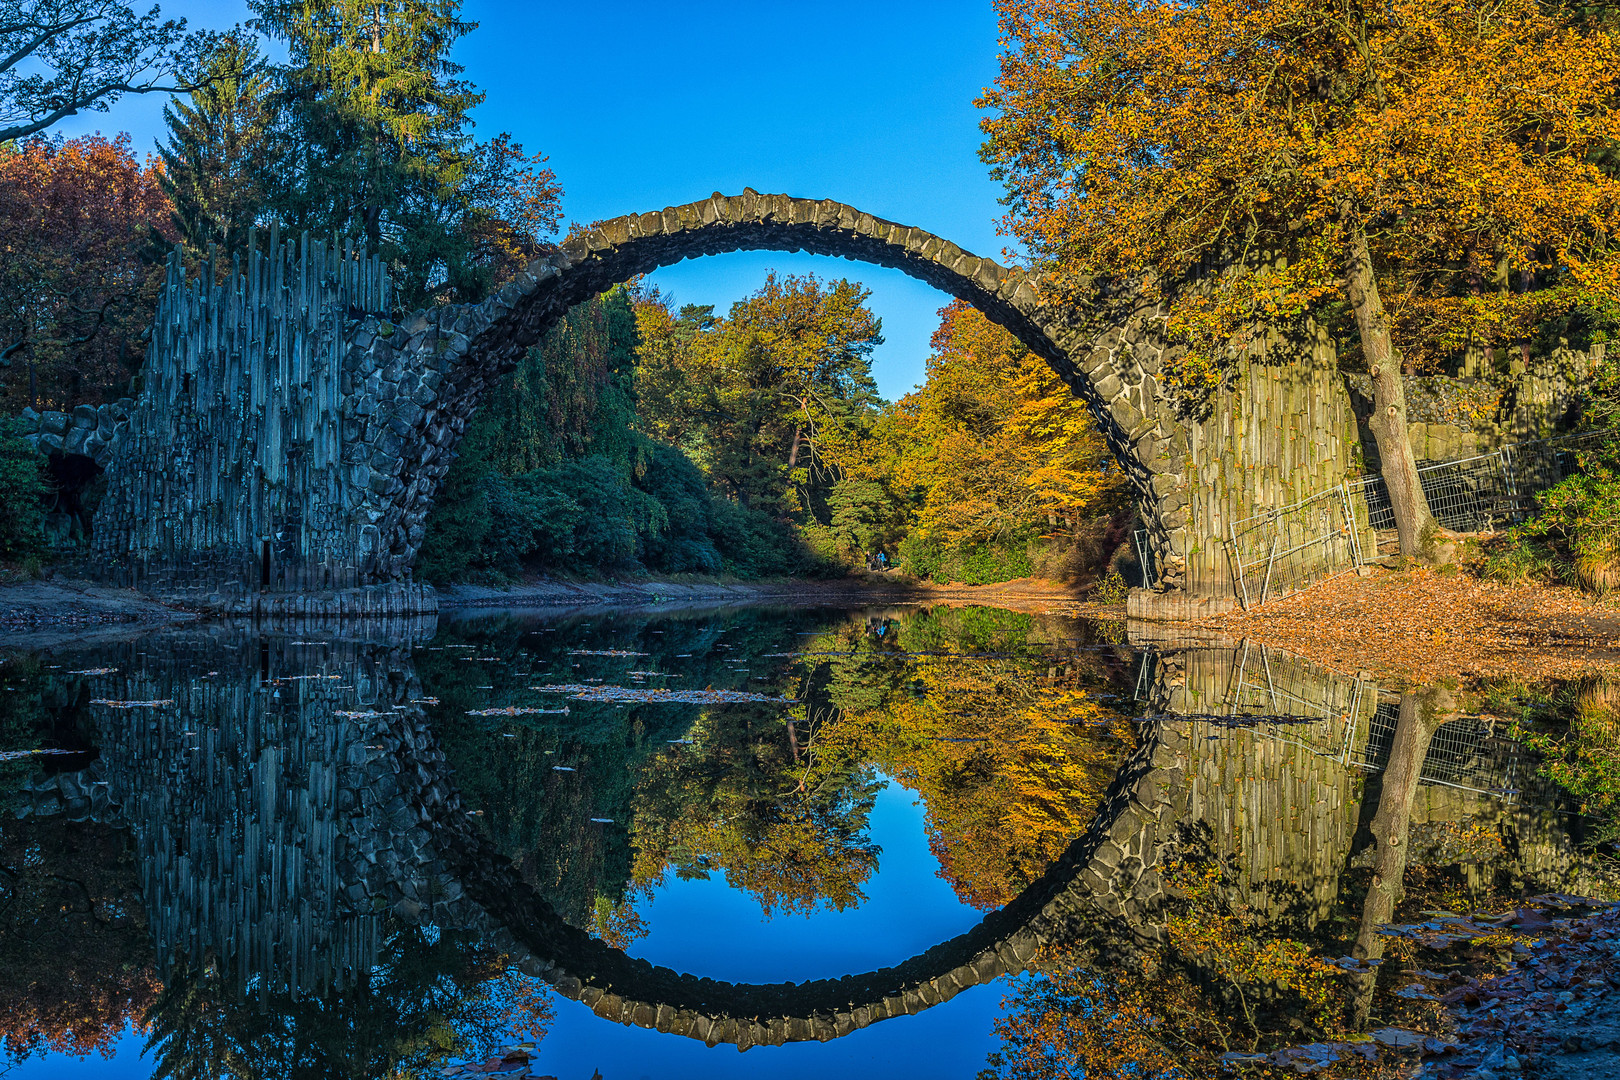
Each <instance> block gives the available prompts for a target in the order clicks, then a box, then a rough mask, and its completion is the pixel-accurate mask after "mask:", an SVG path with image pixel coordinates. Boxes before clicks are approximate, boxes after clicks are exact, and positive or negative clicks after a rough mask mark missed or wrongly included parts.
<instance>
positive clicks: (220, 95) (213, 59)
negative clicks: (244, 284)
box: [158, 34, 276, 253]
mask: <svg viewBox="0 0 1620 1080" xmlns="http://www.w3.org/2000/svg"><path fill="white" fill-rule="evenodd" d="M274 86H275V79H274V75H273V73H272V72H271V69H270V66H269V64H268V63H267V62H266V61H265V59H264V58H263V57H262V56H261V55H260V54H259V48H258V43H257V42H256V41H255V40H254V39H253V38H250V37H246V36H243V35H238V34H232V35H227V36H226V37H224V38H223V39H221V41H220V43H219V46H218V48H216V49H215V50H214V52H213V53H211V54H210V55H209V57H208V59H207V61H206V63H205V65H204V68H203V80H202V85H200V86H199V87H197V89H195V90H193V91H192V92H191V100H190V101H189V102H186V101H180V100H175V101H173V102H171V103H170V104H168V105H166V106H164V109H163V118H164V120H165V121H167V123H168V126H169V138H168V145H167V146H162V147H160V148H159V149H158V155H159V157H160V158H161V159H162V161H163V173H162V175H161V177H160V179H161V181H162V183H163V190H164V192H165V193H166V194H167V195H168V196H169V200H170V201H171V202H172V203H173V204H174V217H175V225H176V227H177V229H178V231H179V233H180V238H181V240H183V241H184V242H185V243H186V245H187V246H189V247H190V248H191V249H192V250H193V251H194V252H199V253H200V252H203V251H206V249H207V247H208V245H209V244H217V245H219V247H220V248H221V249H223V250H225V251H227V252H236V251H239V250H241V248H242V247H243V245H244V244H245V242H246V240H247V232H248V230H249V229H251V228H252V227H253V226H254V225H256V224H258V223H259V221H260V218H261V217H262V215H263V209H262V208H263V205H264V202H265V195H266V186H267V184H268V181H269V178H270V176H271V172H272V163H273V155H272V150H271V141H270V136H271V130H272V124H273V122H274V120H275V116H276V112H275V109H274V107H273V101H274V99H273V97H272V93H273V90H274Z"/></svg>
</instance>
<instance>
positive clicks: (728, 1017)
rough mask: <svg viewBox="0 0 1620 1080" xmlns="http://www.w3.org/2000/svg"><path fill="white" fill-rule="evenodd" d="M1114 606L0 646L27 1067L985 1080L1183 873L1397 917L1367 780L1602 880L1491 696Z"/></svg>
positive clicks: (1533, 871)
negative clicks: (1491, 711) (1069, 976)
mask: <svg viewBox="0 0 1620 1080" xmlns="http://www.w3.org/2000/svg"><path fill="white" fill-rule="evenodd" d="M1124 637H1125V635H1124V633H1123V632H1122V628H1121V627H1120V626H1118V624H1112V625H1106V624H1105V625H1101V626H1099V625H1093V624H1090V623H1087V622H1083V621H1076V620H1067V619H1059V618H1049V617H1041V616H1033V615H1028V614H1022V613H1016V612H1007V611H999V610H995V609H986V608H958V609H952V608H939V609H935V610H932V611H928V610H922V609H881V610H880V609H871V610H854V611H848V610H828V609H810V608H742V609H727V610H676V611H661V612H660V611H654V612H647V611H641V612H634V613H630V612H622V611H606V610H594V611H587V612H584V613H577V612H576V613H555V612H553V613H544V612H538V613H534V612H531V613H511V612H503V613H488V614H478V613H473V614H466V615H462V616H458V617H455V618H447V619H444V620H441V621H440V622H439V623H438V624H437V625H432V624H427V625H414V626H380V627H363V626H349V627H329V628H325V629H318V628H317V629H306V630H301V631H299V632H297V633H292V632H263V631H257V630H253V629H250V628H231V627H224V626H215V627H201V628H189V629H186V630H183V631H174V632H165V633H161V634H149V635H145V636H142V637H139V638H136V639H133V640H128V641H115V642H110V643H106V644H102V645H99V646H95V647H83V648H78V647H64V648H59V649H55V650H51V651H48V652H45V653H39V654H32V655H24V654H20V653H10V654H6V655H5V663H4V664H3V665H0V684H3V685H4V694H3V695H0V738H3V739H4V740H5V742H4V743H3V744H0V749H8V750H9V749H43V750H47V751H52V753H49V754H45V755H35V756H32V757H29V758H27V759H25V760H20V761H12V762H9V763H6V764H0V792H3V796H0V797H4V798H5V799H6V800H7V805H6V807H5V810H6V814H5V816H4V818H0V821H3V824H0V866H3V867H4V873H3V874H0V889H3V890H4V891H3V892H0V913H3V918H0V969H3V970H0V985H4V986H5V987H6V989H5V990H0V1017H3V1028H0V1031H3V1034H0V1038H3V1040H4V1051H5V1053H6V1057H5V1059H4V1060H5V1061H6V1062H7V1063H9V1065H10V1068H11V1070H12V1071H11V1073H9V1074H8V1075H16V1076H19V1077H31V1078H32V1077H46V1076H89V1075H96V1076H131V1077H148V1076H155V1075H163V1074H164V1073H163V1070H162V1068H160V1065H159V1063H160V1062H167V1063H169V1064H170V1065H173V1066H177V1067H178V1066H183V1065H189V1066H191V1067H195V1068H199V1069H200V1071H201V1073H202V1074H203V1075H232V1076H265V1077H271V1076H289V1077H290V1076H302V1075H310V1076H315V1075H335V1076H355V1077H369V1076H383V1075H388V1074H389V1073H390V1070H393V1072H394V1073H395V1074H397V1075H414V1076H438V1075H441V1073H442V1072H443V1070H444V1069H445V1068H447V1067H450V1066H453V1065H455V1064H457V1063H461V1062H464V1061H469V1060H471V1061H478V1060H483V1059H484V1058H485V1057H487V1056H488V1055H489V1054H491V1053H492V1052H494V1051H495V1049H496V1048H497V1047H501V1046H507V1045H511V1044H513V1043H518V1042H523V1041H529V1042H533V1043H534V1044H535V1045H534V1049H533V1063H532V1064H533V1067H534V1070H535V1074H536V1075H554V1076H557V1077H575V1076H577V1077H581V1078H585V1077H589V1076H591V1075H592V1072H593V1070H594V1071H600V1072H601V1074H602V1075H603V1077H604V1078H606V1080H616V1078H618V1077H638V1076H643V1075H647V1076H655V1077H671V1076H700V1075H701V1076H730V1075H736V1076H743V1075H758V1074H759V1073H760V1072H761V1071H768V1072H769V1073H770V1074H771V1075H776V1076H784V1077H792V1076H806V1077H808V1076H810V1075H812V1074H815V1075H818V1076H819V1075H824V1074H826V1073H827V1071H828V1070H839V1071H842V1072H843V1073H844V1074H847V1075H854V1076H859V1075H872V1074H874V1073H877V1072H880V1071H881V1072H885V1073H891V1074H892V1073H894V1072H897V1071H903V1072H906V1073H908V1074H924V1073H926V1074H927V1075H934V1076H941V1077H950V1076H959V1077H969V1076H974V1075H976V1074H977V1073H978V1071H979V1070H980V1069H981V1068H983V1067H984V1065H985V1061H986V1055H987V1054H990V1053H992V1052H995V1051H997V1050H998V1049H1001V1048H1002V1038H1001V1035H1003V1034H1006V1033H1007V1032H1008V1031H1011V1030H1014V1028H1015V1027H1016V1024H1017V1023H1018V1022H1019V1019H1020V1016H1021V1015H1022V1014H1021V1013H1020V1011H1019V1010H1021V1009H1026V1008H1027V1000H1023V1001H1021V1002H1020V1003H1017V1004H1015V1005H1014V1006H1013V1007H1012V1012H1011V1013H1009V1012H1008V1011H1007V1010H1006V1008H1005V1007H1004V1006H1003V1004H1002V1001H1003V998H1004V997H1005V996H1006V995H1007V994H1008V993H1009V991H1010V990H1013V989H1016V986H1015V985H1014V983H1013V981H1012V980H1013V977H1014V975H1015V974H1016V973H1017V972H1018V971H1019V970H1021V969H1022V968H1023V967H1025V966H1026V965H1027V964H1028V963H1029V962H1032V961H1037V962H1038V961H1040V959H1041V957H1043V956H1046V957H1049V956H1052V955H1057V954H1058V953H1061V954H1062V955H1063V956H1064V958H1065V959H1064V961H1063V962H1064V963H1065V964H1068V965H1069V967H1070V968H1072V969H1077V970H1096V971H1098V972H1103V973H1105V977H1106V978H1113V976H1107V975H1106V973H1108V972H1110V971H1113V970H1116V969H1117V970H1120V971H1123V970H1126V968H1127V967H1128V966H1129V964H1130V963H1134V962H1135V959H1134V958H1139V957H1141V956H1144V955H1147V951H1149V950H1152V949H1154V948H1159V947H1163V946H1164V945H1165V944H1166V943H1167V942H1168V943H1169V944H1170V946H1171V947H1172V948H1173V949H1182V951H1183V952H1185V951H1186V950H1185V948H1184V947H1183V946H1184V943H1178V942H1180V939H1178V938H1177V937H1176V934H1178V933H1181V932H1182V931H1183V930H1184V928H1185V927H1186V926H1187V925H1189V923H1188V922H1187V919H1188V918H1190V916H1185V915H1184V916H1180V917H1179V918H1180V919H1181V921H1174V920H1172V921H1170V922H1166V921H1165V916H1164V915H1163V914H1162V913H1161V909H1162V908H1163V905H1164V904H1165V903H1166V898H1167V897H1172V898H1173V897H1176V896H1181V895H1183V894H1184V893H1185V892H1186V889H1185V886H1186V881H1184V880H1181V879H1180V878H1176V877H1175V876H1174V875H1177V874H1180V875H1184V876H1185V875H1186V874H1188V873H1190V872H1191V871H1189V870H1188V869H1187V868H1188V867H1190V866H1193V865H1194V864H1195V863H1197V865H1200V866H1204V867H1206V868H1210V867H1212V868H1214V869H1213V870H1207V871H1206V870H1200V871H1199V873H1200V874H1202V875H1203V876H1202V877H1201V878H1200V879H1199V880H1201V881H1208V882H1215V883H1216V884H1215V885H1214V886H1213V887H1214V888H1215V889H1216V892H1215V893H1210V894H1209V895H1211V896H1218V897H1219V903H1220V907H1219V911H1218V912H1217V911H1216V909H1215V908H1213V907H1212V908H1210V909H1209V910H1208V911H1206V912H1204V914H1203V915H1201V916H1198V917H1200V918H1205V919H1206V920H1207V921H1208V926H1209V927H1213V928H1215V929H1217V930H1220V931H1221V932H1222V933H1226V934H1228V936H1230V935H1232V934H1236V933H1238V931H1241V934H1242V935H1247V938H1246V939H1245V940H1247V939H1248V938H1252V939H1254V940H1256V941H1270V942H1281V943H1288V944H1289V945H1290V947H1297V948H1298V949H1300V950H1303V951H1305V952H1310V953H1313V954H1317V955H1322V956H1331V955H1339V954H1340V953H1354V954H1355V955H1356V956H1363V954H1366V955H1368V956H1370V955H1371V952H1370V950H1374V949H1377V950H1381V948H1382V946H1381V945H1378V944H1377V942H1376V941H1375V940H1374V938H1373V937H1372V936H1371V935H1370V932H1369V929H1368V928H1369V927H1370V926H1372V925H1373V923H1374V922H1375V921H1380V920H1387V919H1388V918H1389V917H1391V911H1392V910H1393V909H1391V911H1384V910H1383V909H1381V908H1380V907H1379V906H1378V904H1377V903H1375V902H1374V901H1375V900H1376V899H1377V898H1376V897H1374V896H1373V893H1372V892H1369V890H1368V886H1367V883H1368V881H1369V880H1370V877H1371V875H1372V874H1373V873H1374V870H1375V865H1374V864H1375V862H1376V856H1375V851H1374V849H1375V846H1376V845H1373V844H1372V843H1371V837H1370V830H1371V829H1372V827H1373V822H1374V821H1375V820H1376V815H1377V814H1378V813H1379V812H1380V807H1382V813H1383V814H1384V816H1385V819H1388V818H1389V817H1390V815H1391V814H1396V813H1398V814H1399V815H1400V817H1401V821H1402V822H1403V823H1404V826H1405V827H1408V828H1409V829H1410V830H1411V835H1412V836H1413V837H1414V842H1413V844H1412V850H1411V854H1410V855H1409V856H1408V857H1407V858H1408V863H1407V865H1406V866H1404V867H1402V868H1400V869H1397V870H1396V874H1397V877H1399V876H1400V874H1402V873H1405V874H1406V875H1407V877H1408V878H1409V879H1412V880H1416V879H1414V878H1413V877H1412V876H1413V875H1417V878H1420V879H1421V882H1420V884H1422V885H1423V887H1424V888H1425V889H1428V890H1429V892H1428V893H1427V894H1426V895H1430V896H1441V895H1444V896H1449V897H1453V898H1454V899H1455V900H1456V901H1457V903H1459V904H1462V903H1466V902H1468V901H1469V900H1470V899H1471V898H1477V897H1480V896H1483V895H1485V894H1487V893H1491V892H1493V891H1500V890H1501V889H1503V888H1516V889H1520V890H1524V889H1530V888H1534V887H1543V888H1550V887H1560V888H1564V889H1566V890H1569V891H1574V890H1575V889H1577V888H1578V887H1579V886H1580V885H1581V884H1582V880H1583V879H1582V875H1583V874H1586V873H1587V863H1586V861H1585V860H1584V858H1583V856H1582V855H1581V854H1580V852H1579V851H1578V849H1577V841H1578V835H1577V834H1578V823H1572V822H1571V820H1570V819H1569V818H1568V816H1567V815H1565V814H1564V813H1563V812H1562V810H1561V808H1560V807H1559V805H1558V804H1557V801H1556V799H1555V798H1553V797H1552V796H1551V795H1550V794H1549V793H1547V792H1543V791H1539V790H1532V789H1533V788H1534V784H1533V783H1531V782H1530V781H1528V780H1527V776H1528V769H1527V768H1526V767H1525V766H1524V763H1523V761H1522V760H1521V756H1520V755H1519V754H1518V751H1517V750H1516V748H1515V747H1514V746H1513V745H1512V744H1511V743H1510V742H1509V741H1508V740H1506V739H1504V738H1502V737H1501V735H1500V733H1499V732H1498V731H1496V729H1495V727H1494V726H1493V724H1492V722H1491V721H1490V720H1489V719H1488V718H1484V719H1482V718H1481V717H1480V716H1478V715H1474V714H1471V713H1470V710H1469V708H1468V707H1467V706H1468V703H1467V702H1461V703H1454V705H1453V706H1452V707H1453V708H1454V710H1455V715H1452V714H1450V713H1447V714H1445V715H1444V716H1441V717H1440V720H1441V721H1442V722H1441V723H1439V724H1438V726H1437V727H1436V729H1435V730H1433V731H1427V730H1426V731H1425V733H1424V736H1423V738H1422V739H1421V740H1418V739H1416V737H1415V736H1414V731H1415V728H1413V726H1412V721H1410V718H1409V715H1408V714H1411V715H1417V714H1416V713H1414V712H1412V708H1413V707H1412V706H1410V703H1409V702H1408V701H1407V699H1408V698H1410V697H1411V694H1410V692H1408V693H1407V695H1406V696H1405V697H1403V696H1402V694H1400V693H1398V692H1394V691H1392V690H1389V689H1385V688H1380V687H1378V686H1376V685H1373V684H1371V683H1367V682H1364V681H1360V680H1356V679H1350V678H1345V677H1342V676H1337V675H1333V674H1331V673H1328V672H1325V671H1322V670H1320V669H1316V668H1314V667H1312V666H1311V665H1308V664H1305V663H1304V662H1302V661H1298V660H1296V659H1294V658H1291V657H1288V656H1286V654H1281V653H1277V652H1275V651H1267V650H1264V649H1260V648H1259V647H1258V646H1256V647H1254V648H1250V647H1249V646H1247V645H1243V644H1242V643H1216V644H1214V645H1210V644H1208V643H1201V644H1199V645H1197V646H1196V647H1186V645H1185V643H1176V642H1164V641H1160V642H1152V643H1140V644H1139V645H1137V646H1132V645H1129V644H1126V643H1125V642H1124V641H1123V638H1124ZM1403 703H1407V705H1405V706H1403ZM1403 707H1406V708H1407V711H1406V712H1403V711H1402V710H1403ZM1433 713H1434V709H1432V708H1430V710H1429V713H1427V714H1425V715H1431V714H1433ZM1403 717H1405V718H1407V719H1405V720H1403ZM1419 742H1421V746H1420V745H1419ZM1392 761H1393V762H1396V763H1397V764H1396V765H1395V766H1392V765H1391V762H1392ZM1407 766H1415V767H1416V770H1417V772H1416V773H1414V777H1415V779H1414V786H1413V787H1412V789H1411V791H1404V790H1403V792H1402V793H1401V794H1400V795H1399V796H1398V797H1397V796H1396V795H1394V794H1390V793H1386V792H1384V791H1383V785H1382V777H1383V776H1384V775H1385V774H1386V772H1387V773H1390V774H1391V775H1393V774H1395V773H1397V772H1399V771H1400V769H1404V768H1406V767H1407ZM18 815H20V816H18ZM1198 860H1203V861H1202V862H1201V863H1200V862H1198ZM1385 869H1386V870H1387V869H1388V867H1385ZM1178 890H1179V891H1178ZM1195 895H1204V894H1202V893H1196V894H1195ZM1176 902H1177V903H1180V902H1181V901H1176ZM1178 910H1179V909H1178ZM1199 910H1202V909H1199ZM1222 919H1225V920H1228V921H1227V922H1221V921H1220V920H1222ZM1231 920H1236V921H1231ZM1200 948H1202V946H1200ZM1357 949H1360V952H1356V950H1357ZM1380 955H1381V953H1380ZM1122 958H1123V959H1122ZM1183 959H1184V960H1185V961H1186V962H1187V963H1189V964H1191V965H1193V966H1196V965H1197V964H1199V963H1202V964H1204V965H1205V966H1206V967H1207V966H1208V965H1209V964H1211V963H1215V964H1219V963H1227V961H1222V960H1218V959H1217V960H1214V961H1212V960H1210V959H1208V957H1207V956H1205V955H1204V954H1202V953H1200V954H1199V956H1187V957H1183ZM1374 959H1376V957H1374ZM1123 978H1124V976H1123V975H1121V976H1119V977H1118V979H1119V980H1123ZM1342 983H1343V985H1342V986H1340V985H1338V984H1335V989H1334V994H1336V995H1338V996H1337V997H1335V999H1334V1000H1335V1001H1336V1002H1337V1003H1338V1004H1337V1006H1336V1007H1338V1008H1340V1010H1341V1011H1342V1012H1344V1013H1345V1015H1351V1014H1366V1015H1365V1016H1363V1017H1362V1019H1363V1020H1364V1021H1367V1022H1370V1021H1371V1019H1373V1018H1374V1014H1378V1015H1382V1014H1381V1013H1379V1010H1380V1009H1384V1006H1383V1005H1382V1004H1377V1005H1374V1004H1369V1003H1371V1002H1373V1001H1374V993H1375V991H1377V990H1378V987H1377V986H1376V984H1375V982H1372V983H1370V982H1368V981H1367V980H1365V979H1363V980H1361V981H1360V982H1357V981H1356V980H1355V979H1353V978H1349V977H1346V978H1345V979H1344V980H1342ZM1017 985H1024V984H1021V983H1020V984H1017ZM1119 985H1124V983H1123V981H1120V982H1119ZM1189 985H1190V984H1189ZM1390 989H1392V988H1391V987H1384V988H1383V991H1382V992H1387V991H1389V990H1390ZM1341 999H1342V1000H1341ZM1378 1000H1379V1001H1380V1002H1381V1001H1383V998H1382V997H1380V998H1378ZM1199 1008H1201V1009H1205V1010H1211V1011H1213V1010H1217V1009H1218V1008H1219V1006H1217V1005H1212V1004H1208V1003H1206V1004H1203V1005H1200V1006H1199ZM1248 1011H1249V1012H1250V1013H1251V1014H1252V1013H1254V1012H1256V1011H1258V1012H1259V1013H1260V1014H1261V1015H1260V1018H1259V1020H1252V1017H1251V1021H1247V1022H1250V1026H1251V1027H1254V1025H1255V1024H1259V1025H1260V1026H1264V1025H1266V1024H1268V1023H1269V1024H1271V1025H1272V1027H1274V1028H1276V1029H1277V1030H1280V1031H1289V1030H1296V1031H1303V1032H1304V1033H1305V1034H1309V1025H1311V1024H1319V1025H1325V1024H1327V1023H1328V1020H1327V1019H1325V1018H1324V1016H1318V1015H1316V1014H1312V1013H1309V1011H1308V1010H1303V1009H1302V1007H1299V1006H1297V1004H1295V1003H1292V1002H1291V1001H1290V1000H1289V999H1288V998H1287V995H1286V994H1281V995H1279V996H1276V1000H1274V1001H1271V1000H1268V1001H1263V1002H1260V1003H1259V1004H1258V1006H1257V1007H1256V1008H1250V1009H1249V1010H1248ZM1386 1011H1387V1010H1386ZM1301 1016H1303V1017H1305V1019H1304V1020H1303V1021H1300V1019H1299V1018H1300V1017H1301ZM1268 1017H1269V1019H1268ZM998 1020H1000V1021H1001V1022H1002V1024H1003V1025H1004V1026H1003V1028H1002V1029H1001V1030H1000V1031H999V1032H998V1031H997V1030H996V1029H995V1025H996V1024H997V1022H998ZM1296 1021H1297V1022H1298V1023H1297V1025H1296V1026H1294V1027H1292V1028H1290V1024H1291V1023H1294V1022H1296ZM1211 1022H1212V1023H1214V1022H1217V1020H1216V1019H1215V1018H1212V1019H1211ZM1218 1022H1219V1023H1227V1022H1229V1018H1228V1019H1219V1020H1218ZM1335 1022H1337V1021H1335ZM1007 1024H1013V1025H1014V1027H1013V1028H1009V1027H1006V1026H1005V1025H1007ZM1249 1034H1250V1037H1251V1042H1252V1041H1254V1040H1255V1039H1258V1038H1259V1037H1260V1035H1259V1033H1258V1028H1255V1030H1254V1031H1253V1032H1250V1033H1249ZM1267 1037H1268V1038H1269V1037H1270V1036H1267ZM148 1041H150V1043H151V1048H150V1050H149V1051H148V1052H146V1053H145V1054H143V1053H142V1048H143V1045H144V1044H146V1043H147V1042H148ZM739 1046H741V1047H745V1048H749V1049H747V1052H746V1053H743V1054H739V1053H738V1049H737V1048H738V1047H739ZM106 1054H110V1060H106V1059H105V1058H104V1057H103V1055H106Z"/></svg>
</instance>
